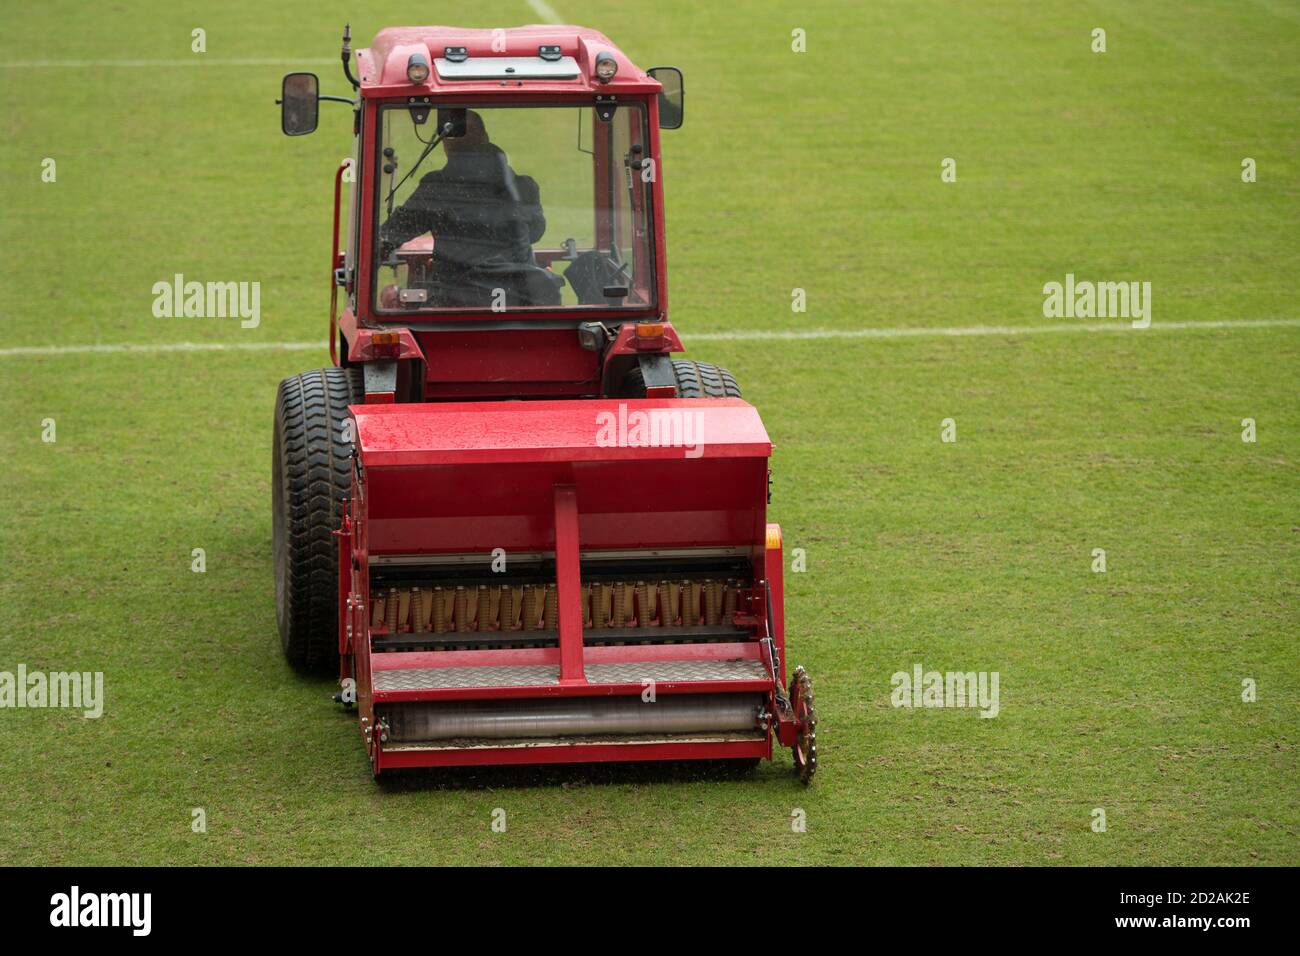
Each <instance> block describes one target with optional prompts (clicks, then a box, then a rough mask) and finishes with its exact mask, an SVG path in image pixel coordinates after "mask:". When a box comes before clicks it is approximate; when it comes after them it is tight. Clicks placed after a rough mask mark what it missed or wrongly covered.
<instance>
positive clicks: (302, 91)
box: [280, 73, 320, 136]
mask: <svg viewBox="0 0 1300 956" xmlns="http://www.w3.org/2000/svg"><path fill="white" fill-rule="evenodd" d="M319 118H320V80H318V79H316V74H315V73H287V74H285V77H284V83H283V84H282V85H281V86H280V129H281V130H282V131H283V132H284V135H285V136H305V135H306V134H308V133H312V132H315V131H316V123H317V121H318V120H319Z"/></svg>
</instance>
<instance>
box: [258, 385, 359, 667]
mask: <svg viewBox="0 0 1300 956" xmlns="http://www.w3.org/2000/svg"><path fill="white" fill-rule="evenodd" d="M363 396H364V388H363V386H362V384H361V373H360V372H359V371H358V370H356V369H343V368H326V369H318V370H316V371H314V372H303V373H302V374H300V375H292V376H290V377H289V378H286V379H285V380H284V381H283V382H281V383H280V391H279V394H278V395H277V397H276V401H275V439H274V448H273V452H272V456H271V522H272V531H271V537H272V556H273V560H274V561H275V612H276V624H277V626H278V628H279V631H280V645H281V647H283V649H284V656H285V659H286V660H288V662H289V663H290V664H291V665H292V666H293V667H294V669H295V670H298V671H303V672H306V673H328V672H330V671H335V672H336V671H337V669H338V659H339V653H338V601H339V599H338V587H339V576H338V539H337V538H335V537H334V531H335V530H336V529H337V528H338V527H339V525H340V523H341V521H342V516H343V505H342V499H343V498H345V497H347V495H348V494H349V493H350V490H351V487H352V440H351V435H350V432H349V431H346V430H345V423H346V422H347V420H348V405H350V404H354V403H356V402H360V401H361V400H362V398H363Z"/></svg>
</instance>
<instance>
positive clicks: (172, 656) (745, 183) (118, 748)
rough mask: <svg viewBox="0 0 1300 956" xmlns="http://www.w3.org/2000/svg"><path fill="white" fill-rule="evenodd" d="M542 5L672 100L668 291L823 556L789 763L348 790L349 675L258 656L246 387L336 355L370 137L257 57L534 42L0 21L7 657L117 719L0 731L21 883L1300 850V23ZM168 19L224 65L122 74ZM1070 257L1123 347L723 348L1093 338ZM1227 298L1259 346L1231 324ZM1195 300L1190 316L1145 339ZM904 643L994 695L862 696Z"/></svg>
mask: <svg viewBox="0 0 1300 956" xmlns="http://www.w3.org/2000/svg"><path fill="white" fill-rule="evenodd" d="M552 6H554V7H555V8H556V9H557V10H558V12H559V14H560V15H561V16H563V17H565V18H566V19H570V20H572V21H576V22H580V23H584V24H587V25H590V26H594V27H597V28H599V29H602V30H603V31H604V32H605V33H607V34H608V35H610V36H611V37H612V38H614V39H615V40H616V41H617V42H619V43H620V44H621V45H622V46H623V48H624V49H625V50H626V51H627V52H628V53H629V54H630V55H631V56H632V57H633V58H634V60H636V61H637V62H638V63H640V64H641V65H643V66H651V65H657V64H661V63H672V64H675V65H678V66H680V67H682V69H683V70H684V72H685V75H686V85H687V110H686V126H685V128H683V129H682V130H680V131H678V132H676V133H672V134H666V147H665V148H666V155H665V163H664V178H665V183H666V186H667V193H668V221H669V226H668V235H669V245H670V256H669V258H670V263H671V278H670V289H671V306H670V312H671V316H672V318H673V320H674V322H675V324H676V325H677V327H678V328H679V329H680V330H681V331H682V332H683V334H684V337H685V339H686V342H687V345H688V347H690V352H689V353H688V354H689V355H690V356H691V357H694V358H699V359H703V360H708V361H717V362H720V363H723V364H726V365H728V366H729V367H730V368H731V369H732V370H733V371H734V372H735V373H736V375H737V377H738V378H739V380H740V382H741V385H742V387H743V388H744V389H745V394H746V397H747V398H748V399H749V400H750V401H752V402H753V403H754V404H755V405H757V406H758V408H759V409H760V410H761V411H762V413H763V417H764V420H765V422H766V424H767V427H768V430H769V432H770V434H771V435H772V437H773V440H774V442H775V443H776V446H777V448H776V451H775V454H774V468H775V473H776V483H775V498H774V503H773V508H772V516H773V518H774V519H775V520H777V521H780V522H781V523H782V524H783V526H784V528H785V539H786V547H787V551H789V549H792V548H803V549H805V550H806V554H807V570H806V572H804V573H802V574H794V573H792V574H789V575H788V576H787V592H788V593H787V633H788V635H789V636H788V642H789V647H790V652H791V658H792V661H793V662H794V663H802V664H804V665H806V666H807V667H808V669H809V670H810V672H811V674H812V675H813V677H814V680H815V681H816V689H817V701H818V711H819V715H820V718H821V724H820V727H819V735H818V737H819V746H820V751H821V770H820V772H819V775H818V777H817V779H816V781H815V782H814V784H813V786H812V787H811V788H809V789H804V788H803V787H801V786H800V785H799V784H798V783H797V781H796V780H795V779H794V778H793V777H792V775H791V774H790V772H789V765H788V764H789V756H788V752H785V751H781V752H780V757H781V759H780V762H779V763H777V764H773V765H763V766H761V767H760V768H759V769H758V770H756V771H754V772H753V773H752V774H750V775H747V776H739V777H738V776H734V775H732V776H723V775H720V774H719V773H718V772H716V771H715V770H714V769H713V768H698V767H696V768H691V767H685V768H677V767H633V768H597V769H582V768H570V769H546V770H536V771H531V770H523V771H521V770H514V771H496V770H485V771H477V772H456V773H450V774H441V775H439V774H431V775H416V776H412V777H409V778H404V779H402V780H399V781H397V782H394V783H385V784H382V785H381V784H376V783H374V782H373V781H372V780H371V777H370V773H369V767H368V764H367V761H366V757H365V752H364V748H363V745H362V742H361V740H360V738H359V736H358V734H357V732H356V729H355V721H354V718H353V717H351V716H350V715H347V714H345V713H344V712H342V711H341V710H340V709H339V708H337V706H336V705H334V704H332V703H330V702H329V700H328V695H329V694H330V693H331V692H332V690H333V685H332V683H331V682H329V681H312V680H306V679H302V678H299V677H296V676H295V675H294V674H293V673H292V672H291V671H290V670H289V669H288V668H287V667H286V665H285V664H284V663H283V660H282V657H281V654H280V649H279V646H278V640H277V637H276V630H275V619H274V617H275V615H274V596H273V592H272V571H271V555H270V541H271V529H270V490H269V479H270V442H271V424H272V409H273V405H274V399H275V388H276V385H277V383H278V382H279V380H280V379H281V378H282V377H283V376H285V375H288V374H291V373H293V372H296V371H298V370H300V369H303V368H313V367H318V366H320V365H323V364H325V363H326V362H327V361H328V358H327V355H326V352H325V349H324V342H325V322H326V308H327V305H328V289H327V287H326V284H325V266H324V258H325V251H326V246H327V244H328V229H329V221H330V218H329V217H330V205H329V202H330V182H331V176H332V171H333V169H334V167H335V166H336V165H337V163H338V162H339V160H340V159H341V158H342V157H344V156H345V155H348V154H349V152H350V135H349V134H350V124H349V123H348V116H347V111H346V109H345V108H343V107H341V106H338V105H336V104H324V105H323V106H322V128H321V130H320V131H319V132H318V133H317V134H316V135H314V136H312V137H307V138H302V139H294V140H290V139H286V138H285V137H283V136H282V135H281V134H280V131H279V122H278V115H277V111H276V108H275V107H274V105H273V101H274V99H275V97H276V95H277V93H278V88H279V77H280V75H281V74H282V73H284V72H286V70H287V69H289V68H290V67H289V66H288V65H285V64H286V63H287V61H298V62H301V63H303V64H305V65H306V67H307V68H309V69H315V70H317V71H318V72H319V73H320V75H321V77H322V89H323V91H324V92H327V93H338V94H341V93H343V92H344V89H345V86H344V82H343V79H342V76H341V73H340V71H339V70H338V68H337V66H336V65H335V61H336V57H337V52H338V46H339V43H338V39H339V34H340V27H341V26H342V24H343V22H344V21H345V20H349V19H350V20H351V22H352V25H353V35H354V38H355V41H356V42H355V44H354V45H356V46H364V45H365V44H366V43H367V42H368V40H369V38H370V37H371V36H372V35H373V34H374V32H375V31H376V30H377V29H379V28H380V27H382V26H385V25H392V24H405V23H417V22H426V21H427V20H429V19H430V18H431V17H435V16H436V17H437V18H438V19H439V20H440V21H441V22H452V23H460V24H462V25H465V26H486V27H494V26H513V25H518V24H521V23H528V22H534V21H535V20H537V19H538V18H537V15H536V13H535V12H534V11H533V10H532V9H531V8H530V7H529V6H528V5H527V4H526V3H525V2H523V0H484V2H479V3H475V4H472V5H470V4H465V5H463V10H462V11H460V12H457V11H456V9H455V7H456V5H440V6H439V7H438V8H437V9H436V10H435V11H433V12H432V13H431V12H430V8H429V7H428V5H427V4H425V5H421V4H413V3H393V4H385V5H384V9H383V10H382V11H379V10H378V9H376V8H375V7H374V6H373V5H365V4H354V5H349V4H345V3H340V2H337V0H328V2H311V3H308V2H305V0H290V2H284V3H279V4H264V3H262V4H254V3H251V2H247V0H231V2H227V3H223V4H221V5H219V7H214V8H213V9H211V10H208V9H203V8H202V5H197V4H195V5H191V4H186V3H167V4H164V3H156V2H151V3H140V4H132V5H120V6H112V7H104V6H95V5H89V4H78V3H70V2H52V3H48V4H41V5H39V6H33V7H30V8H29V9H25V10H24V12H23V14H22V17H21V18H19V17H10V18H8V22H7V23H6V29H5V31H4V34H3V36H2V37H0V61H2V62H0V89H2V90H3V92H4V94H5V98H6V102H7V108H6V110H5V111H4V116H3V118H0V131H2V132H3V145H0V178H2V180H3V183H4V202H3V208H4V211H3V213H2V214H0V241H2V242H3V249H4V252H5V254H4V256H3V257H0V323H2V326H0V327H2V328H3V340H2V341H0V383H2V384H3V388H0V451H2V452H3V457H4V461H5V463H6V465H7V480H6V482H5V494H4V503H5V512H6V515H5V520H4V521H3V522H0V557H2V558H3V569H4V573H3V575H0V671H16V669H17V667H18V665H19V664H25V665H26V666H27V668H28V670H29V671H34V670H73V669H75V670H81V671H102V672H104V675H105V687H106V694H107V703H106V707H105V712H104V715H103V717H102V718H100V719H98V720H87V719H84V718H83V717H81V716H80V715H79V714H76V713H73V712H69V711H65V710H8V709H5V710H0V770H2V771H3V788H4V793H5V795H4V798H3V800H0V863H7V864H18V863H39V864H54V863H64V864H71V863H80V864H127V863H144V864H160V865H162V864H167V865H170V864H211V863H239V864H274V863H311V864H326V863H436V864H467V863H488V864H494V863H501V864H519V863H595V862H600V863H613V864H629V863H631V864H662V863H684V864H744V863H806V864H810V863H835V864H850V863H867V864H884V863H892V864H1089V865H1093V864H1284V865H1295V864H1297V863H1300V776H1298V771H1300V759H1298V756H1297V746H1298V745H1300V650H1298V645H1297V640H1298V639H1300V609H1298V608H1297V601H1298V600H1300V583H1298V582H1300V472H1298V471H1297V465H1298V464H1300V407H1298V406H1297V382H1298V381H1300V323H1298V322H1297V321H1296V320H1297V319H1300V310H1298V309H1297V306H1296V301H1295V300H1296V293H1297V281H1296V276H1297V271H1298V270H1300V162H1298V157H1300V132H1298V129H1300V127H1298V126H1297V122H1296V121H1297V116H1298V115H1300V6H1297V5H1296V4H1295V3H1289V2H1286V0H1251V2H1221V3H1212V4H1196V5H1188V4H1185V3H1178V2H1172V0H1151V2H1147V3H1143V4H1140V5H1133V4H1121V3H1100V2H1084V3H1066V2H1060V0H1048V2H1033V3H1031V2H1011V3H994V2H991V0H990V2H987V3H965V2H947V3H934V4H925V5H922V4H916V3H912V2H906V0H882V2H877V3H872V4H865V5H859V4H856V3H842V4H830V3H812V4H803V5H790V4H780V3H776V2H774V0H761V2H753V3H745V4H742V5H736V4H731V5H706V4H700V3H689V2H685V0H668V2H664V3H655V4H635V5H634V4H622V3H616V2H614V0H590V2H584V3H582V4H578V3H576V2H575V0H555V2H554V3H553V4H552ZM196 27H201V28H203V29H204V30H206V39H207V52H206V53H205V54H203V55H202V56H205V57H208V58H210V61H205V63H204V65H178V66H152V67H150V66H145V65H134V66H132V65H112V66H109V65H103V64H102V61H109V60H128V61H153V60H181V61H184V60H188V59H189V58H192V57H196V56H197V55H196V54H192V53H191V52H190V44H191V30H193V29H194V28H196ZM1096 27H1102V28H1104V29H1105V30H1106V32H1107V52H1105V53H1093V52H1092V51H1091V49H1090V46H1091V42H1092V41H1091V31H1092V30H1093V29H1094V28H1096ZM796 28H798V29H802V30H804V31H806V36H807V52H805V53H794V52H792V51H791V46H790V44H791V31H792V30H794V29H796ZM239 59H263V60H267V61H285V62H283V63H281V62H274V63H266V64H265V65H228V64H224V63H223V62H222V60H239ZM50 61H60V62H63V63H69V62H71V61H77V62H81V63H83V64H84V65H82V66H81V67H79V68H78V67H74V66H71V65H62V66H59V65H50ZM324 61H329V62H324ZM33 64H35V65H33ZM945 157H952V158H954V159H955V160H956V161H957V181H956V182H954V183H944V182H941V179H940V163H941V161H942V160H943V159H944V158H945ZM1246 157H1250V158H1253V159H1254V160H1255V161H1256V163H1257V169H1258V181H1256V182H1253V183H1243V182H1242V179H1241V169H1242V166H1241V164H1242V160H1243V159H1244V158H1246ZM46 158H53V159H54V160H55V161H56V163H57V181H55V182H42V178H41V173H42V161H43V160H44V159H46ZM178 272H179V273H184V274H185V275H186V276H187V278H195V279H199V280H231V281H253V280H256V281H260V282H261V283H262V299H261V324H260V325H259V326H258V327H257V328H255V329H241V328H240V327H239V323H238V320H235V319H160V318H155V317H154V316H153V315H152V313H151V305H152V302H153V296H152V293H151V287H152V286H153V284H154V283H155V282H158V281H160V280H168V279H170V277H171V276H172V275H173V274H174V273H178ZM1066 273H1074V274H1076V275H1077V276H1078V277H1079V278H1080V279H1090V280H1137V281H1149V282H1150V283H1151V284H1152V289H1153V300H1152V301H1153V305H1152V319H1153V323H1152V326H1151V328H1149V329H1145V330H1134V329H1124V330H1117V331H1108V332H1082V331H1080V332H1050V333H1044V334H1034V335H1030V334H1009V333H1008V334H1001V335H980V336H970V337H954V336H944V335H937V334H936V335H910V334H909V335H907V336H901V337H897V338H880V337H861V338H824V339H808V338H803V339H792V340H779V339H772V338H767V339H762V340H758V341H751V342H746V341H743V340H739V339H734V338H731V339H728V338H718V339H712V340H710V339H708V338H707V337H706V336H705V335H704V333H728V332H738V331H744V330H766V331H781V330H789V331H792V332H799V331H804V330H810V329H819V330H837V331H847V330H854V329H906V330H918V329H924V328H934V329H944V328H952V327H972V326H1006V327H1011V328H1014V329H1026V330H1028V329H1035V328H1041V327H1043V326H1047V325H1060V324H1070V323H1071V322H1072V321H1077V322H1079V324H1085V323H1084V322H1083V321H1082V320H1063V319H1056V320H1049V319H1045V318H1044V317H1043V313H1042V303H1043V296H1042V287H1043V284H1044V283H1045V282H1049V281H1062V280H1063V279H1064V276H1065V274H1066ZM795 288H801V289H804V290H805V291H806V294H807V303H808V308H807V311H806V312H805V313H794V312H792V310H791V307H790V303H791V290H792V289H795ZM1251 320H1254V321H1259V320H1271V321H1277V322H1278V323H1279V324H1272V325H1262V326H1261V325H1251V326H1246V325H1236V326H1234V325H1232V324H1227V325H1223V324H1222V323H1241V322H1245V321H1251ZM1288 321H1289V322H1290V324H1285V323H1286V322H1288ZM1195 322H1209V323H1214V324H1213V325H1210V326H1207V327H1202V328H1182V327H1177V326H1175V327H1169V324H1171V323H1195ZM1162 326H1163V327H1162ZM693 332H694V333H699V334H700V336H701V337H699V338H697V339H695V340H692V337H691V333H693ZM315 340H319V341H320V342H321V343H322V345H321V347H320V348H318V349H314V350H313V349H306V348H300V349H296V350H276V349H268V350H264V351H226V352H185V353H167V352H157V351H152V352H104V353H92V354H86V353H71V354H32V353H28V352H14V351H13V350H14V349H24V348H27V347H35V348H40V347H46V346H63V345H86V344H92V343H102V344H151V343H176V342H197V343H210V342H229V343H239V344H251V343H267V344H270V343H278V342H310V341H315ZM947 418H952V419H953V420H955V422H956V427H957V441H956V442H955V443H945V442H942V441H941V440H940V429H941V422H942V421H943V420H944V419H947ZM1245 418H1251V419H1254V420H1255V422H1256V427H1257V440H1256V441H1255V442H1253V443H1248V442H1243V440H1242V420H1243V419H1245ZM45 419H54V420H55V422H56V427H57V433H56V434H57V441H56V442H54V443H46V442H43V441H42V428H43V425H42V422H43V421H44V420H45ZM193 548H203V549H205V551H206V554H207V571H206V573H204V574H195V573H192V572H191V570H190V563H191V550H192V549H193ZM1095 548H1104V549H1105V551H1106V556H1107V571H1106V573H1104V574H1101V573H1094V572H1093V571H1092V563H1093V557H1092V553H1093V549H1095ZM915 663H921V664H923V665H924V666H925V667H926V668H927V669H935V670H941V671H946V670H961V671H967V670H976V671H997V672H999V674H1000V687H1001V701H1000V713H999V714H998V716H997V717H996V719H991V720H985V719H980V718H979V717H978V714H977V713H976V712H975V711H973V710H948V709H945V710H910V709H896V708H894V707H892V706H891V703H890V691H891V683H890V677H891V675H892V674H893V673H894V672H896V671H900V670H901V671H910V670H911V668H912V666H913V665H914V664H915ZM1246 679H1251V680H1253V681H1254V682H1255V684H1256V687H1257V694H1258V698H1257V700H1256V701H1255V702H1253V703H1247V702H1244V701H1243V700H1242V688H1243V683H1242V682H1243V680H1246ZM195 808H202V809H203V810H204V811H205V812H206V816H207V832H206V833H194V832H192V830H191V820H192V811H193V810H194V809H195ZM494 808H503V809H505V810H506V812H507V819H508V829H507V832H505V833H494V832H492V830H491V829H490V826H489V825H490V823H491V815H492V811H493V810H494ZM795 808H800V809H802V810H804V811H806V815H807V831H806V832H804V833H796V832H792V828H791V814H792V811H793V810H794V809H795ZM1096 808H1101V809H1104V810H1105V814H1106V822H1107V829H1106V831H1105V832H1094V831H1093V829H1092V823H1093V811H1094V809H1096Z"/></svg>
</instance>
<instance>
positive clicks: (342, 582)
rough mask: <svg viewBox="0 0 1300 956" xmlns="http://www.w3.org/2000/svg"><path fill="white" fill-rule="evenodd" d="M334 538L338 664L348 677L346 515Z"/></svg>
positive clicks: (349, 565) (349, 529)
mask: <svg viewBox="0 0 1300 956" xmlns="http://www.w3.org/2000/svg"><path fill="white" fill-rule="evenodd" d="M334 537H335V538H337V539H338V548H339V553H338V560H339V565H338V570H339V593H338V599H339V610H338V615H339V633H338V641H339V662H340V665H341V668H340V671H341V674H342V676H343V677H349V676H351V675H350V674H348V673H346V671H347V670H348V665H347V660H348V658H347V655H348V652H349V651H350V650H351V648H350V647H348V628H349V627H351V626H352V607H351V601H350V600H349V598H350V597H351V595H352V521H351V520H350V519H349V517H348V516H347V515H346V514H344V515H343V523H342V526H341V527H340V528H339V530H338V531H335V532H334Z"/></svg>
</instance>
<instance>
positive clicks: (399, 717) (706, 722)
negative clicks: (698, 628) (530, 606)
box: [385, 694, 763, 743]
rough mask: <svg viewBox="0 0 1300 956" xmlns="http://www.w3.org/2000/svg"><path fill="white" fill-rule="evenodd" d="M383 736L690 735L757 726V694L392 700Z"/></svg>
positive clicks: (414, 739) (415, 739) (409, 739)
mask: <svg viewBox="0 0 1300 956" xmlns="http://www.w3.org/2000/svg"><path fill="white" fill-rule="evenodd" d="M385 710H386V711H387V713H386V715H385V716H387V718H388V721H389V739H390V740H392V741H393V742H395V743H421V742H423V741H431V740H452V739H457V738H487V739H493V740H498V739H503V738H529V737H579V736H589V735H597V734H691V733H719V732H723V731H752V730H760V729H762V725H761V724H760V723H759V715H760V714H761V713H762V710H763V698H762V695H760V694H675V695H668V696H664V697H659V698H658V699H657V700H655V701H652V702H646V701H643V700H642V699H641V698H640V697H636V696H629V697H569V698H564V697H550V698H542V699H536V700H491V701H488V700H467V701H453V702H448V703H416V704H397V705H393V706H392V707H389V708H385Z"/></svg>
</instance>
